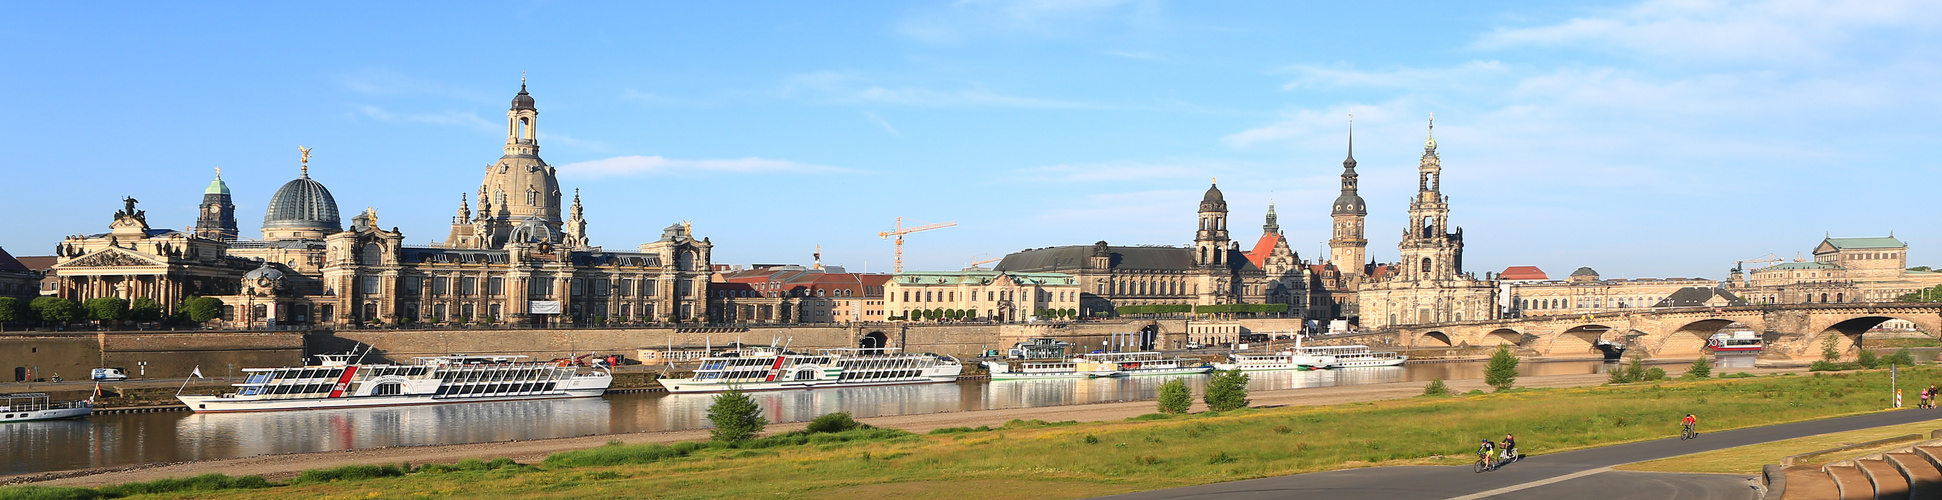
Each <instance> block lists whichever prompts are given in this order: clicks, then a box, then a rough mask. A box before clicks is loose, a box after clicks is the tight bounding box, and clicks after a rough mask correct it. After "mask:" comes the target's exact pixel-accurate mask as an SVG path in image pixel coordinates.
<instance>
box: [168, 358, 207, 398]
mask: <svg viewBox="0 0 1942 500" xmlns="http://www.w3.org/2000/svg"><path fill="white" fill-rule="evenodd" d="M195 371H202V365H196V367H195ZM189 376H190V377H193V376H195V374H194V372H191V373H190V375H189ZM188 389H189V377H182V387H180V388H177V389H176V390H175V395H177V396H181V395H182V391H186V390H188Z"/></svg>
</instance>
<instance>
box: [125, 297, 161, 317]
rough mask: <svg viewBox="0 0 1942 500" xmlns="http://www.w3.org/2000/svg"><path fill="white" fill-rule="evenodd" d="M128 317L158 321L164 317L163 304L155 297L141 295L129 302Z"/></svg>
mask: <svg viewBox="0 0 1942 500" xmlns="http://www.w3.org/2000/svg"><path fill="white" fill-rule="evenodd" d="M128 319H129V320H132V321H158V320H161V319H162V305H161V304H157V303H155V299H151V298H148V297H140V298H137V299H135V301H133V302H129V303H128Z"/></svg>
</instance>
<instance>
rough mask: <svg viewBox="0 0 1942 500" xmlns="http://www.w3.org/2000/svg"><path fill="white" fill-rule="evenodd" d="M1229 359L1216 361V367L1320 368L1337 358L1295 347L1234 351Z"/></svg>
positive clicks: (1265, 368)
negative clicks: (1278, 349) (1263, 351)
mask: <svg viewBox="0 0 1942 500" xmlns="http://www.w3.org/2000/svg"><path fill="white" fill-rule="evenodd" d="M1227 359H1228V362H1226V363H1214V369H1215V370H1220V371H1228V370H1233V369H1235V368H1239V369H1241V371H1244V372H1260V371H1274V370H1320V369H1323V368H1328V367H1329V365H1333V364H1335V358H1334V357H1332V356H1318V355H1313V354H1302V353H1299V352H1296V351H1295V350H1294V349H1288V350H1284V351H1281V352H1275V353H1268V354H1243V353H1234V354H1230V355H1228V356H1227Z"/></svg>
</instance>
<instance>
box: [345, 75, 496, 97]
mask: <svg viewBox="0 0 1942 500" xmlns="http://www.w3.org/2000/svg"><path fill="white" fill-rule="evenodd" d="M335 79H336V80H337V83H338V84H339V85H343V86H344V87H345V88H348V89H351V90H352V91H355V92H358V93H361V94H366V95H372V96H387V97H388V96H432V97H444V98H451V99H457V100H462V101H471V102H487V101H492V100H496V99H500V98H502V97H510V96H511V94H510V92H511V90H509V91H507V92H508V93H507V94H504V95H503V96H502V95H499V94H494V93H491V92H487V91H482V90H479V89H476V88H471V87H466V86H461V85H453V84H449V83H445V82H440V81H437V80H432V79H427V78H420V77H416V76H411V75H408V74H405V73H401V72H398V71H393V70H388V69H364V70H356V71H350V72H346V73H342V74H338V75H337V76H336V77H335ZM510 83H518V82H510ZM510 83H509V85H510ZM509 88H510V87H509ZM514 90H516V89H514Z"/></svg>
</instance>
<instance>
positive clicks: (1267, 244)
mask: <svg viewBox="0 0 1942 500" xmlns="http://www.w3.org/2000/svg"><path fill="white" fill-rule="evenodd" d="M1279 241H1281V235H1279V234H1274V233H1268V234H1264V235H1261V240H1260V241H1256V242H1254V250H1253V251H1250V252H1248V253H1247V254H1245V255H1247V260H1248V262H1253V263H1254V267H1261V261H1264V260H1267V259H1268V254H1270V253H1274V244H1275V243H1276V242H1279Z"/></svg>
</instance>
